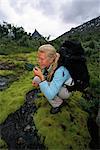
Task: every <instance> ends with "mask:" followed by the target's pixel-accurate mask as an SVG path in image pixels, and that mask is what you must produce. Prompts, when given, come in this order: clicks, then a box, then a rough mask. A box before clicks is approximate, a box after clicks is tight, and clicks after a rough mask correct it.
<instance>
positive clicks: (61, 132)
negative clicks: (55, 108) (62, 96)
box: [34, 92, 90, 150]
mask: <svg viewBox="0 0 100 150" xmlns="http://www.w3.org/2000/svg"><path fill="white" fill-rule="evenodd" d="M80 98H81V93H80V92H74V93H73V95H72V96H71V97H70V99H68V100H67V101H68V106H64V107H63V108H62V111H61V112H59V113H58V114H55V115H53V114H50V108H51V106H50V105H49V103H48V102H47V100H46V98H44V97H42V98H38V100H36V105H37V107H38V110H37V113H35V115H34V121H35V124H36V127H37V129H38V133H39V134H40V135H41V137H42V138H41V139H42V140H43V141H44V143H45V145H46V147H48V149H50V150H51V149H57V150H60V149H62V150H65V149H74V150H76V149H77V150H78V149H87V148H88V144H89V141H90V136H89V133H88V129H87V117H88V115H87V113H86V112H84V111H83V110H82V109H81V107H80V104H79V101H80Z"/></svg>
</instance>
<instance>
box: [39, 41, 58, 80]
mask: <svg viewBox="0 0 100 150" xmlns="http://www.w3.org/2000/svg"><path fill="white" fill-rule="evenodd" d="M38 52H40V53H45V54H46V56H47V57H48V58H54V61H53V63H52V64H51V66H50V69H49V73H48V75H47V80H48V81H50V80H51V78H52V75H53V73H54V71H55V69H56V68H57V64H58V60H59V57H60V54H58V53H56V49H55V48H54V46H52V45H50V44H45V45H42V46H40V47H39V49H38Z"/></svg>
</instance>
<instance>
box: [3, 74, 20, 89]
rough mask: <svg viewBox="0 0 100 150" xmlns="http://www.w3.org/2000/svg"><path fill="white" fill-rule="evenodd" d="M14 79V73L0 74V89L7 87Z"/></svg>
mask: <svg viewBox="0 0 100 150" xmlns="http://www.w3.org/2000/svg"><path fill="white" fill-rule="evenodd" d="M15 80H17V78H16V76H14V75H7V76H1V75H0V91H2V90H4V89H6V88H8V87H9V85H10V84H11V83H12V82H13V81H15Z"/></svg>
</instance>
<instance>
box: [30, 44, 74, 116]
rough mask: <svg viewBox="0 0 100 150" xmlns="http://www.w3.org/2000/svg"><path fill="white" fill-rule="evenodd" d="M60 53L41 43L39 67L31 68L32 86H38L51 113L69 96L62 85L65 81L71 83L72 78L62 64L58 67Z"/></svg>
mask: <svg viewBox="0 0 100 150" xmlns="http://www.w3.org/2000/svg"><path fill="white" fill-rule="evenodd" d="M59 58H60V54H58V53H56V49H55V48H54V47H53V46H52V45H50V44H46V45H42V46H40V47H39V49H38V63H39V67H40V68H38V67H35V68H34V69H33V72H34V75H35V77H34V79H33V81H32V84H33V86H39V87H40V90H41V92H42V93H43V94H44V95H45V97H46V98H47V100H48V101H49V103H50V104H51V106H52V108H51V110H50V112H51V113H53V114H54V113H57V112H59V111H60V108H61V107H62V106H63V105H64V99H66V98H68V97H69V96H70V92H68V90H67V89H66V88H65V87H64V86H63V85H64V83H65V81H66V82H67V84H68V85H70V84H71V82H72V78H71V76H70V74H69V72H68V70H67V69H66V68H65V67H64V66H59V67H58V60H59Z"/></svg>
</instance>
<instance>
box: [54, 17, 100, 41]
mask: <svg viewBox="0 0 100 150" xmlns="http://www.w3.org/2000/svg"><path fill="white" fill-rule="evenodd" d="M93 30H95V31H97V30H99V31H100V16H99V17H97V18H94V19H92V20H90V21H88V22H86V23H83V24H82V25H80V26H78V27H75V28H72V29H71V30H70V31H68V32H65V33H64V34H62V35H61V36H59V37H57V38H56V39H59V38H64V37H66V36H70V35H74V34H82V33H86V32H90V31H93ZM56 39H55V40H56Z"/></svg>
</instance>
